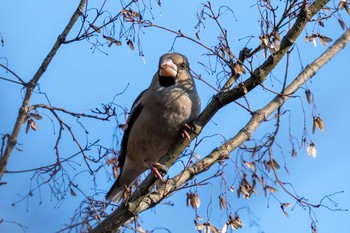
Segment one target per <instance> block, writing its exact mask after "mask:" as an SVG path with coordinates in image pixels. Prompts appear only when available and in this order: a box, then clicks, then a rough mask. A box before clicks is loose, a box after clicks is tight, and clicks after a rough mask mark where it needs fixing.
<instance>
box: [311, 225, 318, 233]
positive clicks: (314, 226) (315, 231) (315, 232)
mask: <svg viewBox="0 0 350 233" xmlns="http://www.w3.org/2000/svg"><path fill="white" fill-rule="evenodd" d="M311 231H312V233H317V227H316V224H315V222H312V223H311Z"/></svg>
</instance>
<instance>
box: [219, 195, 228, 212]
mask: <svg viewBox="0 0 350 233" xmlns="http://www.w3.org/2000/svg"><path fill="white" fill-rule="evenodd" d="M219 207H220V210H222V209H227V202H226V200H225V198H224V197H223V196H222V195H220V196H219Z"/></svg>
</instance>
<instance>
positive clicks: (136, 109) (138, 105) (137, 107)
mask: <svg viewBox="0 0 350 233" xmlns="http://www.w3.org/2000/svg"><path fill="white" fill-rule="evenodd" d="M145 91H146V90H144V91H143V92H141V93H140V95H139V96H138V97H137V98H136V99H135V101H134V103H133V105H132V107H131V111H130V115H129V117H128V120H127V127H126V129H125V131H124V135H123V139H122V144H121V149H120V153H119V156H118V166H119V176H118V178H117V180H116V181H115V182H114V184H113V185H112V187H111V188H110V189H109V191H108V193H107V194H106V199H109V197H110V195H112V193H113V192H114V191H115V189H117V188H119V179H120V177H121V175H120V174H121V173H122V172H123V166H124V163H125V157H126V151H127V145H128V140H129V134H130V131H131V128H132V126H133V124H134V122H135V121H136V119H137V118H138V116H139V115H140V113H141V111H142V109H143V104H142V101H141V97H142V95H143V94H144V93H145Z"/></svg>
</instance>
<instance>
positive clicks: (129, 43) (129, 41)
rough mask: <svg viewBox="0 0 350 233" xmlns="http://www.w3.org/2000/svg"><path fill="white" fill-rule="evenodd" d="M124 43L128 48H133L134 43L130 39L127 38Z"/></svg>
mask: <svg viewBox="0 0 350 233" xmlns="http://www.w3.org/2000/svg"><path fill="white" fill-rule="evenodd" d="M126 44H127V45H129V48H130V49H131V50H134V49H135V47H134V43H132V41H131V40H128V41H127V42H126Z"/></svg>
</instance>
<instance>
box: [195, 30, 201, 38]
mask: <svg viewBox="0 0 350 233" xmlns="http://www.w3.org/2000/svg"><path fill="white" fill-rule="evenodd" d="M196 38H197V40H200V39H201V38H200V37H199V31H198V32H196Z"/></svg>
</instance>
